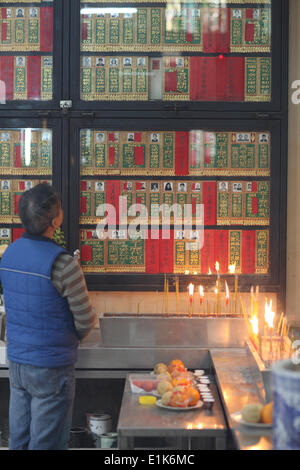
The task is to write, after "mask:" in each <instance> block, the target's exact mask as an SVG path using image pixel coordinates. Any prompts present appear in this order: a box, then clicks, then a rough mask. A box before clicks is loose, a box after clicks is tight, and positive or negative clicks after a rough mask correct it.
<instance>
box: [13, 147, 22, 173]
mask: <svg viewBox="0 0 300 470" xmlns="http://www.w3.org/2000/svg"><path fill="white" fill-rule="evenodd" d="M15 167H16V168H21V167H22V157H21V145H19V144H17V145H16V146H15Z"/></svg>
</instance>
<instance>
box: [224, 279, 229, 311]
mask: <svg viewBox="0 0 300 470" xmlns="http://www.w3.org/2000/svg"><path fill="white" fill-rule="evenodd" d="M225 292H226V297H225V307H226V312H227V311H228V305H229V287H228V284H227V282H226V281H225Z"/></svg>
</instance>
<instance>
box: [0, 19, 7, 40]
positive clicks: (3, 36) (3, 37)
mask: <svg viewBox="0 0 300 470" xmlns="http://www.w3.org/2000/svg"><path fill="white" fill-rule="evenodd" d="M1 41H2V42H5V41H7V23H2V29H1Z"/></svg>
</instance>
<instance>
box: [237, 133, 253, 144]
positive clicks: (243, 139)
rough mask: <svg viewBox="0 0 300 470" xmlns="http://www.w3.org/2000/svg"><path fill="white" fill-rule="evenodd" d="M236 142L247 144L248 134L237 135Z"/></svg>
mask: <svg viewBox="0 0 300 470" xmlns="http://www.w3.org/2000/svg"><path fill="white" fill-rule="evenodd" d="M236 141H237V142H240V143H244V142H246V143H249V142H250V141H251V136H250V134H237V136H236Z"/></svg>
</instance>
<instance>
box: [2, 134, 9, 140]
mask: <svg viewBox="0 0 300 470" xmlns="http://www.w3.org/2000/svg"><path fill="white" fill-rule="evenodd" d="M1 140H2V142H9V132H1Z"/></svg>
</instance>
